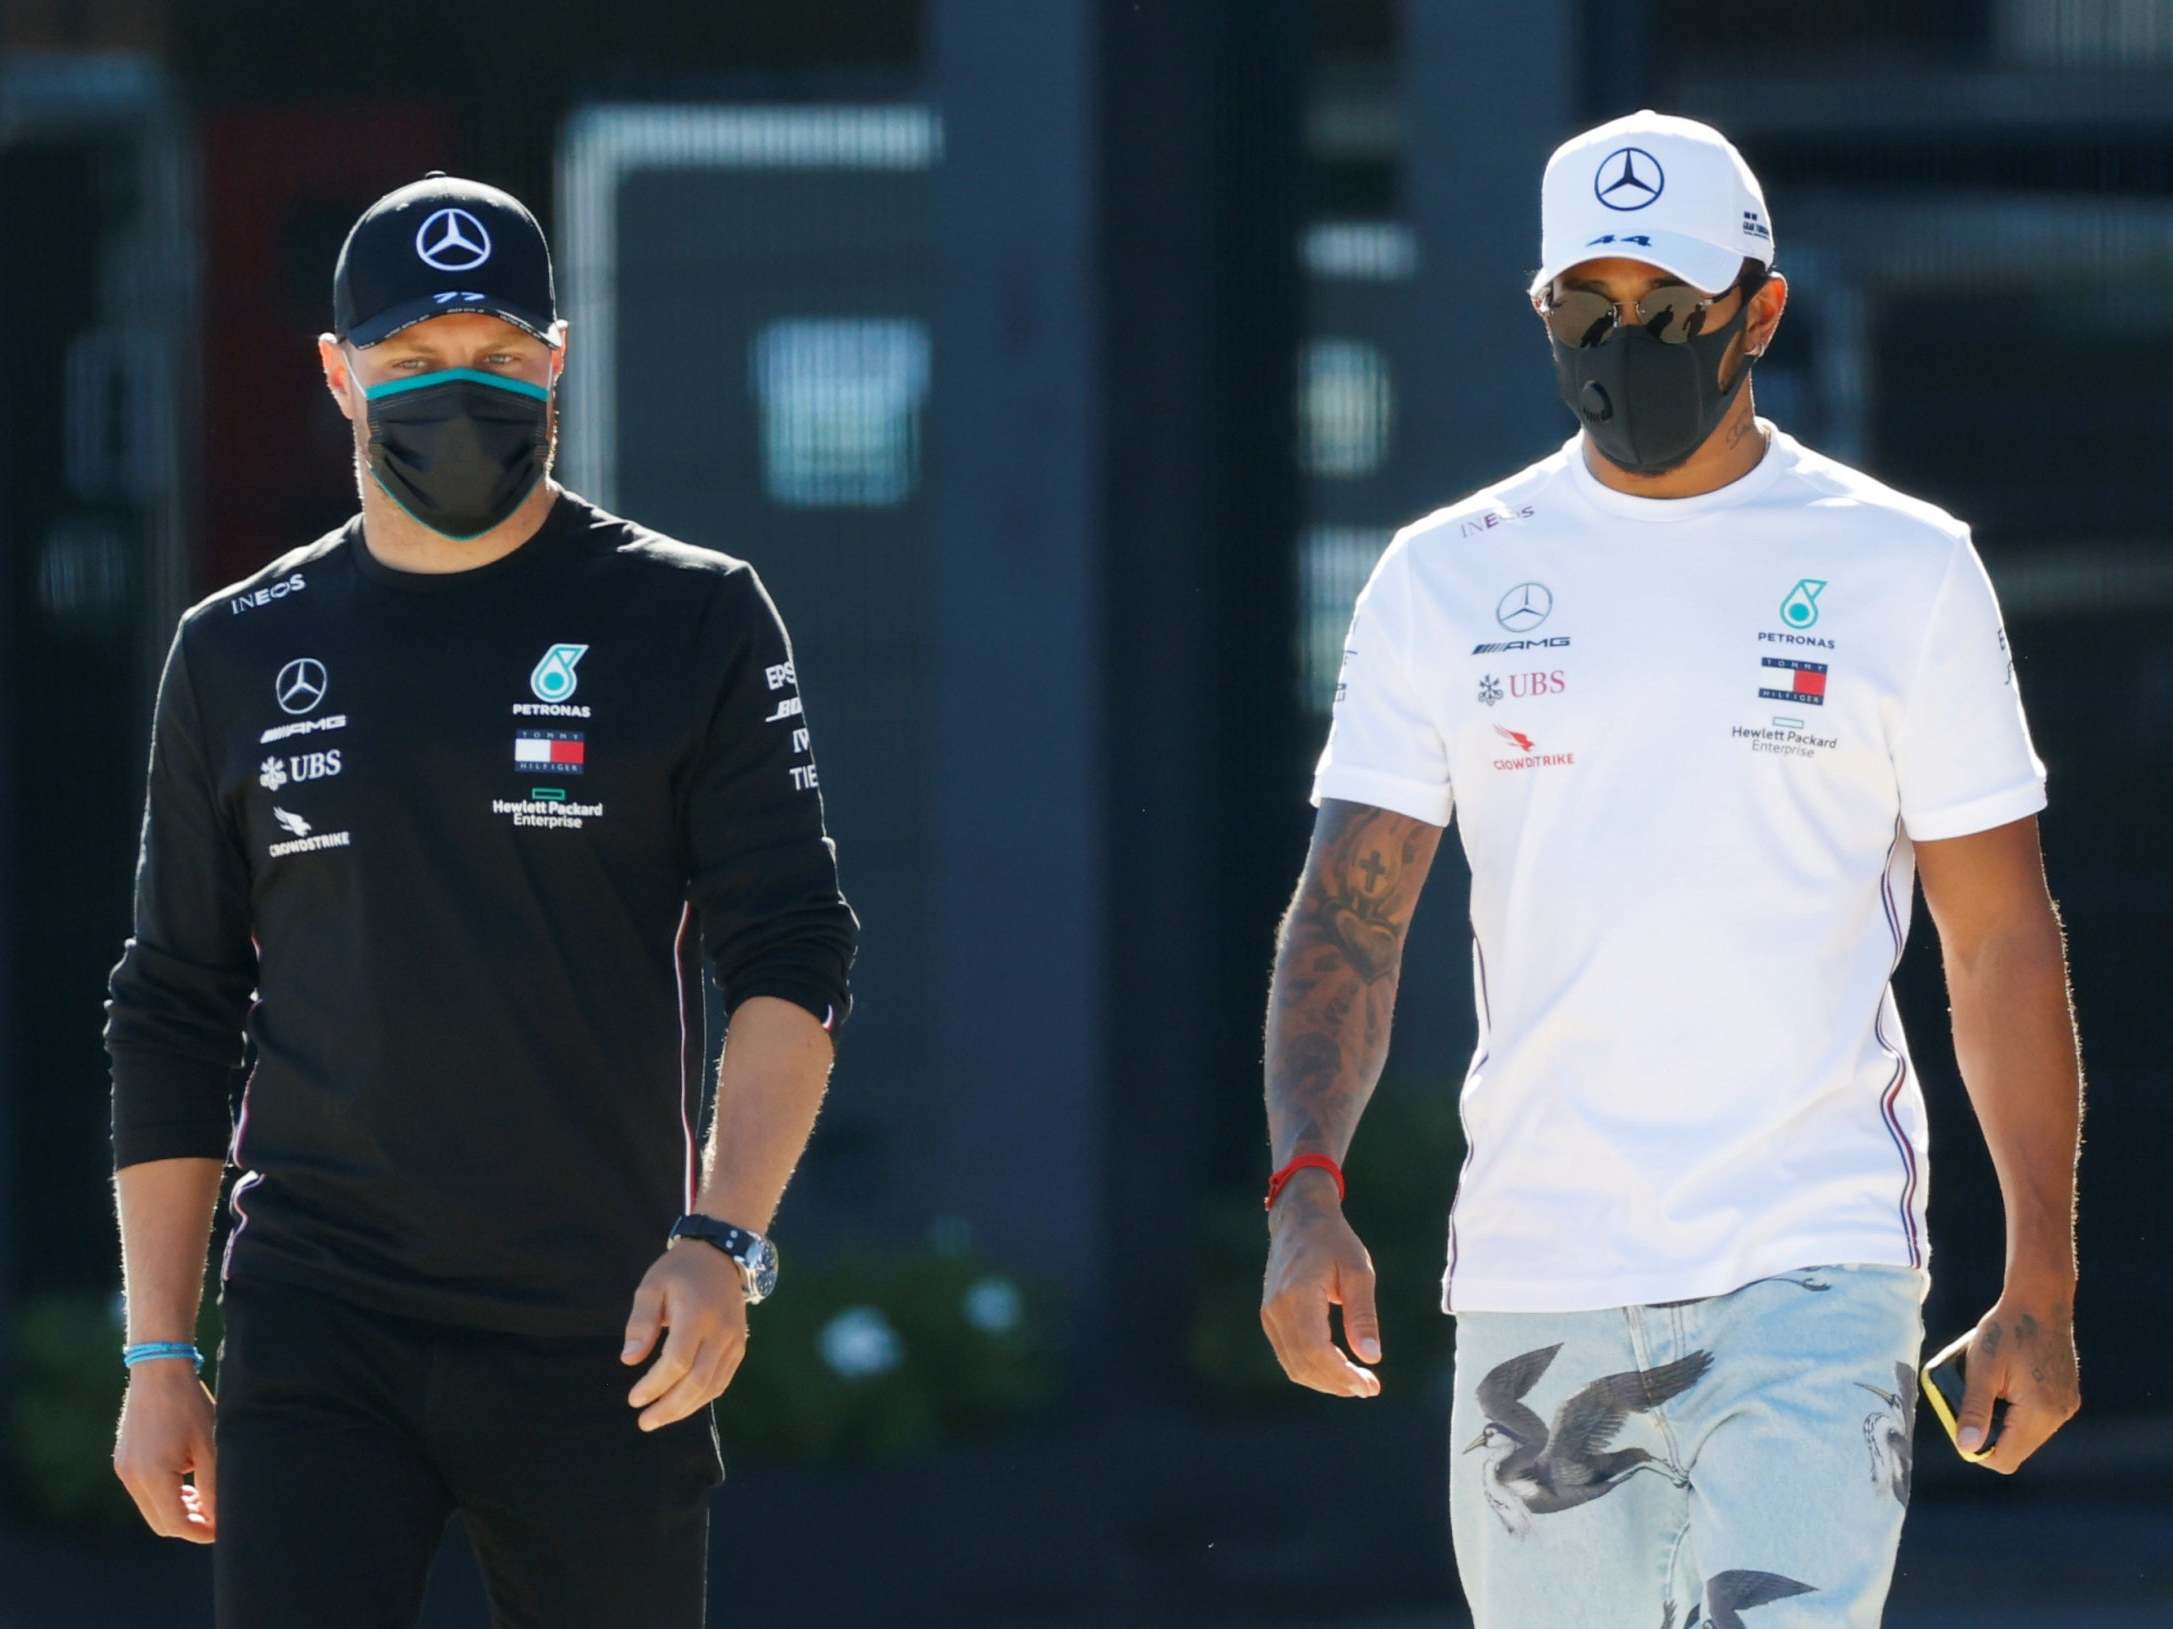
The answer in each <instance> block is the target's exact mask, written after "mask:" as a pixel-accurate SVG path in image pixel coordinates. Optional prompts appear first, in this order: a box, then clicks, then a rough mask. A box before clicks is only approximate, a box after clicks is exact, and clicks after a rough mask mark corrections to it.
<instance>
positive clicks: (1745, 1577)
mask: <svg viewBox="0 0 2173 1629" xmlns="http://www.w3.org/2000/svg"><path fill="white" fill-rule="evenodd" d="M1816 1593H1817V1588H1816V1586H1814V1585H1811V1584H1805V1583H1800V1582H1798V1581H1797V1580H1796V1579H1793V1578H1783V1577H1782V1576H1781V1575H1780V1574H1779V1573H1777V1572H1746V1571H1741V1570H1736V1571H1730V1572H1716V1573H1715V1574H1713V1576H1712V1577H1710V1578H1708V1579H1706V1581H1705V1616H1703V1617H1702V1618H1701V1617H1699V1616H1698V1608H1697V1607H1696V1605H1695V1604H1693V1605H1692V1606H1691V1608H1690V1616H1689V1617H1687V1618H1685V1619H1683V1629H1748V1626H1747V1625H1745V1623H1744V1622H1743V1614H1744V1613H1746V1612H1748V1611H1751V1610H1752V1609H1753V1608H1755V1607H1761V1606H1769V1605H1771V1604H1772V1603H1773V1602H1775V1601H1785V1600H1787V1599H1788V1598H1789V1597H1790V1596H1791V1595H1815V1594H1816ZM1660 1629H1675V1603H1674V1602H1673V1601H1670V1602H1668V1603H1667V1607H1666V1610H1665V1612H1664V1614H1663V1615H1662V1617H1661V1619H1660Z"/></svg>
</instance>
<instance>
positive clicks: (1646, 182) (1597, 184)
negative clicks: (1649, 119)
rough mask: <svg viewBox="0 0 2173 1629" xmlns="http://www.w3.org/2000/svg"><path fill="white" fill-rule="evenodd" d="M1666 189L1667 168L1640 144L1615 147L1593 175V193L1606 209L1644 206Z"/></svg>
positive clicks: (1641, 207) (1627, 208) (1626, 208)
mask: <svg viewBox="0 0 2173 1629" xmlns="http://www.w3.org/2000/svg"><path fill="white" fill-rule="evenodd" d="M1666 190H1667V171H1665V170H1663V169H1662V168H1661V167H1660V161H1659V160H1658V159H1656V158H1654V157H1653V156H1652V154H1650V153H1648V152H1646V151H1645V149H1644V148H1642V147H1617V148H1616V149H1615V150H1614V151H1613V152H1611V153H1609V154H1608V155H1607V156H1606V157H1605V158H1603V159H1601V160H1600V167H1599V169H1598V170H1596V171H1595V172H1594V173H1593V176H1592V196H1593V197H1595V198H1597V199H1599V201H1600V202H1601V203H1603V204H1605V205H1606V206H1607V207H1608V208H1609V209H1618V210H1632V209H1643V208H1644V207H1645V206H1646V205H1647V204H1650V203H1652V202H1654V201H1655V200H1657V199H1658V198H1659V196H1660V194H1661V193H1663V192H1665V191H1666Z"/></svg>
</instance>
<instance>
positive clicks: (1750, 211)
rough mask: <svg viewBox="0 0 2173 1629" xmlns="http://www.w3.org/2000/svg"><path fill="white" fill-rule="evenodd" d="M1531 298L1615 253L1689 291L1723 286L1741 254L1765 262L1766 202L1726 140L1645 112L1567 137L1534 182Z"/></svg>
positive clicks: (1768, 239) (1768, 259)
mask: <svg viewBox="0 0 2173 1629" xmlns="http://www.w3.org/2000/svg"><path fill="white" fill-rule="evenodd" d="M1539 219H1540V243H1539V275H1538V276H1536V277H1534V278H1533V279H1532V287H1531V292H1532V293H1533V294H1535V295H1536V294H1538V293H1539V292H1540V291H1541V290H1542V289H1544V288H1545V287H1546V286H1547V285H1548V284H1549V283H1551V282H1553V281H1554V279H1555V278H1557V277H1559V276H1560V275H1561V274H1562V273H1563V272H1565V271H1567V270H1568V269H1569V268H1570V267H1572V266H1574V265H1576V264H1577V263H1578V262H1579V261H1583V260H1598V259H1601V258H1603V257H1605V256H1609V255H1619V256H1623V257H1625V258H1627V259H1630V260H1643V261H1648V262H1650V263H1651V264H1653V265H1655V266H1658V267H1659V268H1660V269H1661V270H1662V271H1667V272H1673V273H1674V274H1675V275H1676V276H1677V277H1680V278H1682V279H1683V280H1684V281H1685V282H1687V283H1689V284H1690V285H1691V286H1692V287H1694V288H1700V289H1703V290H1704V291H1705V292H1706V293H1708V294H1717V293H1719V292H1721V291H1722V290H1724V289H1726V288H1728V287H1730V286H1731V285H1732V284H1733V283H1734V282H1735V279H1736V274H1737V273H1738V272H1740V271H1741V270H1742V269H1743V261H1744V259H1745V258H1746V257H1747V258H1749V259H1752V260H1761V261H1764V262H1765V263H1766V264H1767V265H1768V266H1770V265H1772V264H1773V223H1772V221H1771V220H1770V219H1769V218H1768V217H1767V215H1766V196H1765V193H1764V192H1763V191H1761V190H1760V189H1759V186H1758V178H1757V177H1756V176H1755V175H1753V174H1751V173H1750V166H1749V165H1748V164H1746V163H1744V162H1743V155H1742V154H1741V153H1739V152H1737V151H1736V150H1735V145H1734V143H1732V142H1730V141H1729V140H1728V138H1727V137H1726V136H1723V135H1722V134H1721V133H1720V132H1719V131H1717V130H1715V129H1714V128H1713V127H1712V126H1711V125H1709V124H1699V123H1698V122H1697V121H1696V120H1695V119H1678V118H1676V117H1675V116H1674V115H1673V114H1669V113H1655V112H1653V111H1652V109H1651V108H1640V109H1639V110H1638V111H1637V112H1635V113H1632V114H1629V115H1628V116H1626V117H1624V118H1620V119H1613V120H1610V121H1609V122H1608V123H1606V124H1603V125H1601V126H1599V127H1598V128H1597V129H1594V130H1587V131H1586V132H1585V133H1584V134H1583V135H1581V136H1573V137H1571V138H1570V139H1569V140H1568V141H1565V142H1564V143H1562V145H1561V146H1559V147H1557V148H1556V149H1555V150H1554V156H1553V157H1552V158H1550V159H1548V160H1547V175H1546V179H1545V180H1543V181H1542V182H1541V183H1540V185H1539Z"/></svg>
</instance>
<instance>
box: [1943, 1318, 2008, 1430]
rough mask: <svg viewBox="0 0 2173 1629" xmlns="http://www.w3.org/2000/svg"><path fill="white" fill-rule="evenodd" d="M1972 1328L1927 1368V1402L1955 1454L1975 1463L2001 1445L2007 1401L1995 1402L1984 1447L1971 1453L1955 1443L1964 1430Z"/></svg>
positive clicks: (1973, 1331)
mask: <svg viewBox="0 0 2173 1629" xmlns="http://www.w3.org/2000/svg"><path fill="white" fill-rule="evenodd" d="M1976 1333H1977V1332H1976V1331H1975V1330H1974V1329H1972V1330H1971V1331H1969V1333H1968V1334H1965V1335H1961V1336H1959V1337H1957V1338H1956V1339H1954V1340H1953V1341H1950V1342H1949V1343H1948V1344H1947V1346H1946V1348H1945V1350H1943V1351H1941V1352H1940V1353H1939V1354H1938V1355H1937V1356H1936V1357H1934V1358H1932V1359H1931V1360H1930V1361H1929V1362H1927V1363H1926V1364H1925V1365H1924V1371H1923V1380H1924V1399H1925V1401H1926V1402H1928V1403H1930V1404H1931V1405H1932V1412H1933V1413H1934V1414H1936V1415H1938V1416H1939V1423H1940V1424H1941V1425H1943V1426H1945V1427H1946V1428H1947V1441H1949V1442H1952V1443H1954V1451H1955V1452H1956V1453H1958V1454H1960V1455H1961V1456H1962V1457H1963V1458H1964V1459H1966V1460H1969V1461H1970V1462H1971V1463H1972V1464H1974V1463H1975V1462H1976V1461H1978V1460H1980V1459H1982V1458H1984V1456H1985V1455H1986V1454H1989V1453H1990V1452H1991V1451H1992V1450H1993V1449H1994V1448H1995V1447H1997V1446H1998V1444H1999V1432H2000V1427H2001V1426H2002V1425H2004V1424H2005V1423H2006V1421H2007V1399H2006V1398H2004V1397H1995V1398H1994V1399H1993V1400H1992V1422H1991V1424H1990V1425H1988V1426H1986V1427H1985V1432H1984V1446H1983V1447H1981V1448H1979V1449H1977V1450H1976V1452H1974V1453H1972V1452H1970V1451H1969V1450H1968V1449H1966V1448H1964V1447H1963V1446H1962V1445H1961V1444H1960V1443H1959V1442H1956V1441H1955V1435H1954V1434H1955V1433H1956V1432H1957V1431H1959V1430H1960V1429H1961V1426H1960V1425H1959V1424H1958V1423H1957V1421H1958V1420H1959V1418H1960V1416H1961V1412H1962V1396H1963V1393H1964V1390H1965V1388H1966V1386H1967V1384H1968V1381H1967V1378H1966V1377H1965V1376H1964V1374H1963V1372H1962V1365H1963V1361H1964V1360H1965V1359H1966V1358H1967V1357H1968V1356H1969V1343H1970V1341H1971V1340H1973V1339H1974V1338H1975V1337H1976Z"/></svg>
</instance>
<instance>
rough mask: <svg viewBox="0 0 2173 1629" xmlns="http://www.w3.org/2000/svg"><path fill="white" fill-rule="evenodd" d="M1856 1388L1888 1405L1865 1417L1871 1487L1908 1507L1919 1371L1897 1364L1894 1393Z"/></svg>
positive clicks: (1878, 1388)
mask: <svg viewBox="0 0 2173 1629" xmlns="http://www.w3.org/2000/svg"><path fill="white" fill-rule="evenodd" d="M1856 1384H1857V1385H1858V1386H1861V1387H1863V1389H1864V1390H1865V1391H1868V1392H1869V1393H1871V1395H1872V1396H1874V1397H1876V1398H1877V1399H1878V1400H1879V1401H1880V1402H1881V1403H1882V1404H1884V1405H1885V1406H1884V1407H1882V1408H1875V1409H1873V1410H1872V1411H1871V1412H1870V1413H1869V1414H1867V1415H1865V1416H1864V1445H1865V1446H1866V1447H1868V1448H1869V1449H1870V1450H1871V1485H1872V1486H1873V1487H1875V1488H1877V1487H1884V1488H1886V1489H1888V1490H1889V1491H1890V1492H1892V1494H1893V1495H1894V1497H1895V1498H1897V1499H1899V1500H1900V1501H1901V1502H1902V1503H1903V1504H1904V1505H1906V1504H1908V1502H1909V1473H1910V1470H1911V1468H1912V1466H1913V1465H1914V1463H1915V1448H1914V1443H1913V1436H1914V1433H1915V1430H1916V1371H1915V1370H1914V1369H1912V1368H1910V1367H1909V1365H1908V1364H1906V1363H1897V1364H1895V1365H1894V1389H1893V1390H1892V1391H1887V1390H1885V1389H1884V1388H1883V1387H1879V1386H1873V1385H1868V1384H1866V1383H1865V1382H1864V1381H1861V1380H1859V1381H1857V1382H1856Z"/></svg>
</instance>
